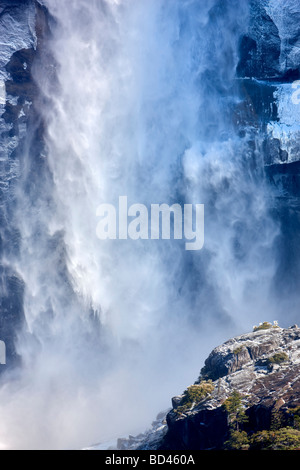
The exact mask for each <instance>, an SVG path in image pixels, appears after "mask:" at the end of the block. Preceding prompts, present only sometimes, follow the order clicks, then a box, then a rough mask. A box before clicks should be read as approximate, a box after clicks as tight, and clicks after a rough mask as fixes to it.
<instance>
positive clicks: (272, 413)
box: [119, 322, 300, 450]
mask: <svg viewBox="0 0 300 470" xmlns="http://www.w3.org/2000/svg"><path fill="white" fill-rule="evenodd" d="M234 400H235V401H234ZM120 444H121V445H120ZM228 446H229V448H230V446H232V447H231V448H235V449H241V448H242V449H247V448H250V449H251V448H254V449H261V448H262V449H264V448H270V449H290V448H292V449H294V448H300V328H298V326H297V325H294V326H292V327H290V328H288V329H283V328H280V327H279V326H278V325H277V324H276V323H275V324H270V323H268V322H265V323H263V324H261V325H259V326H258V327H254V331H253V332H252V333H247V334H243V335H241V336H238V337H235V338H233V339H230V340H229V341H227V342H225V343H224V344H222V345H221V346H218V347H216V348H215V349H214V350H213V351H212V352H211V354H210V355H209V357H208V358H207V359H206V361H205V364H204V367H203V368H202V370H201V374H200V377H199V378H198V380H197V381H196V382H195V384H193V385H191V386H190V387H188V388H187V390H186V391H185V392H184V393H183V394H182V395H180V396H177V397H174V398H173V400H172V409H171V411H169V412H168V413H167V415H166V419H161V422H160V425H159V426H154V428H153V431H152V432H147V433H146V434H145V435H144V436H139V438H138V439H134V438H132V437H131V440H130V441H129V440H127V441H126V440H122V441H119V448H122V449H126V448H127V449H129V448H131V449H133V448H135V449H139V450H149V449H157V450H210V449H212V450H213V449H214V450H220V449H225V448H228ZM251 446H252V447H251Z"/></svg>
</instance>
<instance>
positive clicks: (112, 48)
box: [0, 0, 278, 448]
mask: <svg viewBox="0 0 300 470" xmlns="http://www.w3.org/2000/svg"><path fill="white" fill-rule="evenodd" d="M43 3H44V4H45V5H46V6H47V8H48V9H49V12H50V14H51V15H52V22H51V28H52V36H51V39H50V41H49V44H47V48H48V51H49V54H50V53H51V54H50V55H51V57H52V58H53V64H52V65H51V67H49V64H47V65H48V68H47V69H46V68H45V67H46V65H45V63H44V62H43V58H41V59H40V62H39V63H37V64H36V66H35V79H36V81H37V83H38V85H39V88H40V90H41V95H42V98H41V114H42V116H43V119H44V122H45V129H46V133H45V140H46V147H45V151H44V154H43V157H44V165H43V167H41V168H36V166H35V162H33V161H32V155H31V153H30V145H28V148H29V151H28V154H26V155H25V156H24V162H23V171H22V181H21V183H20V187H19V201H18V209H17V211H18V212H17V214H18V216H17V217H16V218H17V220H18V226H19V230H20V233H21V235H22V247H21V254H20V258H19V259H18V262H17V263H16V264H17V265H16V268H17V270H18V272H19V273H20V275H21V276H22V278H23V280H24V283H25V286H26V287H25V303H24V308H25V315H26V320H27V325H28V332H27V333H26V334H24V335H22V337H20V339H19V343H18V350H19V353H20V354H21V355H22V357H23V369H22V372H21V376H20V377H19V378H18V380H17V381H15V382H13V383H9V384H8V385H6V386H5V387H4V388H3V389H2V390H1V392H0V396H1V405H0V406H1V415H2V416H3V418H2V423H1V424H0V441H1V442H3V443H4V444H5V445H7V446H8V447H11V448H14V447H19V448H20V447H21V448H44V447H50V448H66V447H80V446H81V447H83V446H84V445H88V444H91V443H93V442H95V441H99V440H101V439H109V438H111V437H120V436H122V435H124V434H129V433H130V432H131V433H133V432H136V431H140V430H143V429H145V427H147V425H148V423H150V422H151V420H152V419H153V417H154V416H155V414H156V413H157V412H158V411H160V410H161V409H164V408H167V407H168V406H169V400H170V396H172V395H175V394H176V393H180V392H181V391H182V390H183V389H184V388H185V387H186V385H187V384H189V383H190V382H191V381H193V380H194V379H195V374H197V373H198V371H199V367H200V366H201V362H202V361H203V360H204V358H205V356H206V355H207V352H208V350H209V349H210V348H211V347H213V346H215V344H216V343H217V342H218V341H219V340H221V339H222V340H223V339H226V338H227V337H228V335H229V334H232V333H237V332H240V331H241V328H242V329H243V330H248V329H249V328H251V327H252V324H254V323H255V322H257V321H259V320H260V319H261V314H262V313H261V312H264V313H266V311H270V312H271V311H272V308H274V305H271V302H270V297H269V292H270V288H271V285H272V280H273V277H274V272H275V269H276V264H275V262H276V258H275V257H274V253H273V251H272V247H273V242H274V239H275V237H276V235H277V233H278V229H277V226H276V224H275V222H274V221H273V220H272V218H271V216H270V215H269V192H268V191H269V190H268V189H267V188H266V187H265V184H264V181H263V168H262V165H263V162H262V158H261V157H260V151H259V150H260V149H259V145H260V142H259V141H255V140H254V139H253V135H251V130H249V131H248V130H247V129H246V132H244V133H243V134H242V136H241V134H240V133H239V132H238V131H239V129H238V126H236V125H235V124H234V122H233V118H232V116H233V114H234V110H235V108H236V107H237V106H238V104H239V102H240V101H241V100H242V98H241V96H240V92H239V84H238V82H237V81H236V67H237V64H238V60H239V56H238V53H239V49H238V48H239V41H240V37H241V35H242V34H243V33H244V32H245V30H246V29H247V24H248V2H247V1H246V0H242V1H241V0H239V1H237V0H230V1H225V2H224V1H220V0H205V1H204V0H203V1H202V0H201V1H196V0H142V1H141V0H129V1H125V0H124V1H123V0H73V1H72V2H69V1H66V0H45V1H44V2H43ZM48 57H49V56H47V58H48ZM45 70H47V73H45ZM49 70H50V72H51V73H49ZM28 139H29V137H28ZM253 142H254V144H253ZM255 146H256V147H255ZM253 161H255V165H254V167H255V169H254V170H253ZM120 196H127V198H128V201H129V204H133V203H141V204H145V205H146V206H147V207H150V205H151V204H155V203H156V204H158V203H159V204H161V203H166V204H173V203H192V204H205V246H204V248H203V250H201V251H199V252H188V251H186V250H185V249H184V244H183V243H181V242H180V241H178V240H170V241H168V240H155V241H154V240H137V241H133V240H106V241H103V240H99V238H98V237H97V233H96V228H97V223H98V221H99V219H98V217H97V208H98V207H99V205H100V204H103V203H110V204H114V205H115V206H117V204H118V199H119V197H120ZM272 315H273V314H272ZM4 403H5V406H4V405H3V404H4ZM3 423H5V424H3Z"/></svg>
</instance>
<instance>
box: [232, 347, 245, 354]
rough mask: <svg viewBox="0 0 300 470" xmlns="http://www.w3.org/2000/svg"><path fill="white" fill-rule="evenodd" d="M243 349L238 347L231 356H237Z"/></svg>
mask: <svg viewBox="0 0 300 470" xmlns="http://www.w3.org/2000/svg"><path fill="white" fill-rule="evenodd" d="M243 349H244V346H239V347H238V348H236V349H234V350H233V354H235V355H236V356H237V355H238V354H240V352H242V350H243Z"/></svg>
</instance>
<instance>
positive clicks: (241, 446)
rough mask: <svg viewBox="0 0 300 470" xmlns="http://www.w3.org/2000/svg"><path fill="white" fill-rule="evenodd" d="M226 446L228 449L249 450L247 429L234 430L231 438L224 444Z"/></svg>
mask: <svg viewBox="0 0 300 470" xmlns="http://www.w3.org/2000/svg"><path fill="white" fill-rule="evenodd" d="M224 448H225V449H226V450H248V449H249V438H248V435H247V433H246V431H234V430H232V431H231V432H230V438H229V440H228V441H226V442H225V444H224Z"/></svg>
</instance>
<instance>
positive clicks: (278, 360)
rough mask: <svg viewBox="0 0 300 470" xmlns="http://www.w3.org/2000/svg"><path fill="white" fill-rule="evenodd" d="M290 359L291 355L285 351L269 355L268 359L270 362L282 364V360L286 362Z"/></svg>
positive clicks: (271, 363)
mask: <svg viewBox="0 0 300 470" xmlns="http://www.w3.org/2000/svg"><path fill="white" fill-rule="evenodd" d="M288 360H289V356H288V355H287V354H286V353H285V352H280V353H276V354H274V355H273V356H271V357H268V359H267V361H268V364H270V365H273V364H282V362H286V361H288Z"/></svg>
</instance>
